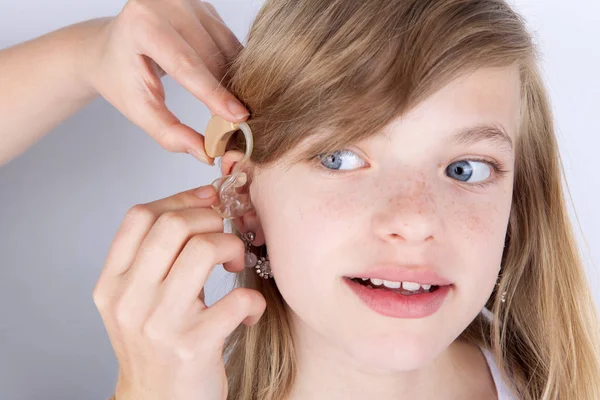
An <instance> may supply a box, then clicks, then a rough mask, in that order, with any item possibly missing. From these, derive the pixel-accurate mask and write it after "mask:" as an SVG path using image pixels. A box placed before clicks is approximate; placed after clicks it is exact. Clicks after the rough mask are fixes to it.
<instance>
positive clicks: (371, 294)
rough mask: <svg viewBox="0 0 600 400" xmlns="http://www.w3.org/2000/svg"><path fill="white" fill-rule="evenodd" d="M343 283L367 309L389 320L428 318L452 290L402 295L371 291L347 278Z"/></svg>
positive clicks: (383, 290) (447, 286) (441, 287)
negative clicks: (389, 318)
mask: <svg viewBox="0 0 600 400" xmlns="http://www.w3.org/2000/svg"><path fill="white" fill-rule="evenodd" d="M343 281H344V282H345V284H346V285H347V286H348V287H349V288H350V289H351V290H352V292H354V294H355V295H356V296H357V297H358V298H359V299H360V300H361V301H362V302H363V303H364V304H365V305H366V306H367V307H368V308H370V309H371V310H373V311H375V312H376V313H378V314H380V315H383V316H386V317H391V318H425V317H429V316H431V315H433V314H435V313H436V312H437V311H438V310H439V309H440V308H441V307H442V305H443V304H444V302H445V300H446V297H448V295H449V294H450V291H451V290H452V288H453V286H452V285H446V286H440V287H439V288H438V289H437V290H436V291H434V292H427V293H420V294H413V295H403V294H399V293H394V292H391V291H388V290H385V289H371V288H369V287H367V286H364V285H361V284H360V283H357V282H354V281H353V280H351V279H349V278H344V279H343Z"/></svg>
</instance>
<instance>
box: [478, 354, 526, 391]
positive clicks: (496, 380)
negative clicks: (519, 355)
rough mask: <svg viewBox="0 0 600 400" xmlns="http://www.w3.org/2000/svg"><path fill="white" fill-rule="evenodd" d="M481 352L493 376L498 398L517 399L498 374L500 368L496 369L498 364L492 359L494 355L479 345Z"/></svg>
mask: <svg viewBox="0 0 600 400" xmlns="http://www.w3.org/2000/svg"><path fill="white" fill-rule="evenodd" d="M479 348H480V349H481V352H482V353H483V355H484V356H485V359H486V361H487V363H488V367H489V368H490V372H491V373H492V377H493V378H494V384H495V385H496V391H497V392H498V400H518V399H517V398H516V397H515V396H514V395H513V394H512V392H511V391H510V389H509V388H508V385H507V384H506V382H504V379H502V375H501V374H500V370H499V369H498V365H497V364H496V360H495V359H494V355H493V354H492V352H491V351H489V350H488V349H486V348H483V347H481V346H479Z"/></svg>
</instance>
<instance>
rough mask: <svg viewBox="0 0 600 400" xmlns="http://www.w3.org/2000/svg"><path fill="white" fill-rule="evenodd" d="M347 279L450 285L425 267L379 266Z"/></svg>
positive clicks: (445, 279)
mask: <svg viewBox="0 0 600 400" xmlns="http://www.w3.org/2000/svg"><path fill="white" fill-rule="evenodd" d="M347 277H348V278H375V279H382V280H385V281H394V282H416V283H419V284H429V285H436V286H446V285H451V284H452V282H451V281H450V280H449V279H447V278H445V277H443V276H442V275H440V274H439V273H437V272H435V271H434V270H433V269H432V268H431V267H429V266H426V265H410V266H406V265H398V264H379V265H376V266H373V267H370V268H369V269H368V270H366V271H363V272H357V273H356V274H353V275H348V276H347Z"/></svg>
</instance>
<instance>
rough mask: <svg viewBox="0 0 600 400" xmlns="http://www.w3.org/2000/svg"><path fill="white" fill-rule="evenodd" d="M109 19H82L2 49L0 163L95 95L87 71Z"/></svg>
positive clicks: (0, 53)
mask: <svg viewBox="0 0 600 400" xmlns="http://www.w3.org/2000/svg"><path fill="white" fill-rule="evenodd" d="M104 22H105V20H104V19H102V20H92V21H86V22H82V23H78V24H75V25H71V26H68V27H64V28H61V29H59V30H57V31H54V32H51V33H48V34H46V35H44V36H41V37H38V38H35V39H32V40H30V41H27V42H25V43H21V44H19V45H16V46H13V47H10V48H7V49H4V50H2V51H0V166H1V165H3V164H5V163H6V162H8V161H9V160H11V159H12V158H14V157H16V156H17V155H18V154H20V153H22V152H23V151H25V149H27V148H28V147H29V146H31V145H32V144H33V143H35V142H37V141H38V140H39V139H40V138H41V137H42V136H43V135H44V134H45V133H46V132H48V131H49V130H51V129H52V128H54V127H56V126H57V125H59V124H60V123H61V122H62V121H64V120H65V119H67V118H68V117H69V116H71V115H72V114H74V113H75V112H77V111H78V110H79V109H81V108H82V107H84V106H85V105H86V104H88V103H89V102H90V101H91V100H92V99H93V98H94V97H95V96H96V92H95V90H94V89H93V88H92V87H91V85H90V84H89V83H88V81H87V79H86V77H85V70H86V62H90V61H89V57H90V55H91V54H93V50H94V49H91V48H90V46H93V43H94V39H93V38H94V37H95V36H97V35H98V32H99V31H100V29H101V27H102V26H103V25H104Z"/></svg>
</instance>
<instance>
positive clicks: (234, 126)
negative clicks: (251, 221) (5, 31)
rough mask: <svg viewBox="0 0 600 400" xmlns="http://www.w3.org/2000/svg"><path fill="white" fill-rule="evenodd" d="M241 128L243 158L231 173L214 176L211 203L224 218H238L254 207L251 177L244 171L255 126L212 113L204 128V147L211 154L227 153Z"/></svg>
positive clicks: (213, 156)
mask: <svg viewBox="0 0 600 400" xmlns="http://www.w3.org/2000/svg"><path fill="white" fill-rule="evenodd" d="M238 130H241V131H242V132H243V133H244V137H245V140H246V152H245V154H244V157H243V158H242V160H241V161H239V162H237V163H236V164H235V166H234V167H233V171H232V172H231V174H230V175H226V176H223V177H221V178H218V179H215V180H214V181H213V182H212V185H213V186H214V188H215V189H216V190H217V200H216V201H215V203H213V204H212V205H211V207H212V208H213V210H215V211H216V212H217V213H218V214H219V215H220V216H221V217H222V218H223V219H233V218H238V217H241V216H242V215H244V214H245V213H247V212H248V211H251V210H253V208H254V207H253V206H252V203H251V202H250V195H249V190H248V188H247V187H246V188H244V186H248V185H249V184H250V182H249V181H250V177H249V176H248V174H247V173H246V172H244V167H245V166H246V164H247V162H248V160H249V159H250V156H251V155H252V149H253V146H254V139H253V136H252V130H251V129H250V127H249V126H248V124H247V123H246V122H240V123H233V122H229V121H227V120H225V119H223V118H221V117H219V116H218V115H212V117H211V119H210V120H209V121H208V125H207V126H206V130H205V132H204V149H205V151H206V154H208V155H209V156H210V157H212V158H216V157H221V156H223V154H225V150H226V148H227V143H228V142H229V139H230V138H231V136H232V135H233V134H234V133H235V132H236V131H238Z"/></svg>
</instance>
